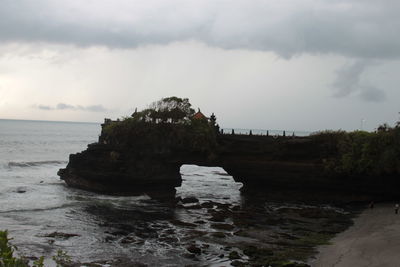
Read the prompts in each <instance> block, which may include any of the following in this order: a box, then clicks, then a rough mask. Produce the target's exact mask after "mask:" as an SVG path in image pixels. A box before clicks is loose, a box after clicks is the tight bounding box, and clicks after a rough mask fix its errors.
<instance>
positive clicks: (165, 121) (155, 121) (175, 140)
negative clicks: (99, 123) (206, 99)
mask: <svg viewBox="0 0 400 267" xmlns="http://www.w3.org/2000/svg"><path fill="white" fill-rule="evenodd" d="M194 114H195V112H194V109H192V107H191V104H190V103H189V100H188V99H187V98H184V99H182V98H178V97H168V98H163V99H161V100H159V101H156V102H153V103H152V104H150V106H149V107H148V108H146V109H144V110H142V111H139V112H137V111H135V113H133V114H132V116H131V117H127V118H123V119H122V120H118V121H107V122H106V123H105V124H104V125H103V130H102V134H101V137H100V139H101V140H100V141H101V142H102V143H105V144H112V145H129V146H130V147H131V148H132V149H136V150H138V149H141V150H142V151H149V150H151V151H164V152H165V151H166V150H170V151H171V150H174V151H176V150H179V151H191V152H194V151H197V152H210V151H212V150H213V148H214V147H215V146H216V125H215V122H212V121H209V120H208V119H207V118H205V117H204V118H203V119H198V118H194V117H193V115H194Z"/></svg>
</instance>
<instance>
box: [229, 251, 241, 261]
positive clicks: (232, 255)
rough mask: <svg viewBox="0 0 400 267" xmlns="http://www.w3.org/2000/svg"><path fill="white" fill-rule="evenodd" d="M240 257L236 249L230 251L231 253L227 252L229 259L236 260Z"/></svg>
mask: <svg viewBox="0 0 400 267" xmlns="http://www.w3.org/2000/svg"><path fill="white" fill-rule="evenodd" d="M241 258H242V257H240V255H239V253H238V252H237V251H235V250H234V251H231V253H229V259H230V260H237V259H241Z"/></svg>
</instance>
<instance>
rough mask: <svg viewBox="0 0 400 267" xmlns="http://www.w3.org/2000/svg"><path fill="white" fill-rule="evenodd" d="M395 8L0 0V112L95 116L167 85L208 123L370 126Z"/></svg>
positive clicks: (394, 57)
mask: <svg viewBox="0 0 400 267" xmlns="http://www.w3.org/2000/svg"><path fill="white" fill-rule="evenodd" d="M399 10H400V1H399V0H379V1H377V0H335V1H332V0H296V1H293V0H279V1H278V0H273V1H272V0H264V1H258V0H252V1H249V0H243V1H234V0H229V1H217V0H199V1H191V0H182V1H178V0H172V1H167V0H158V1H157V0H146V1H144V0H142V1H132V0H108V1H106V0H86V1H82V0H65V1H63V0H59V1H54V0H35V1H32V0H1V3H0V118H4V119H40V120H68V121H94V122H100V121H102V120H103V118H104V117H109V118H113V119H115V118H118V117H122V116H126V115H129V114H131V112H132V111H133V110H134V108H135V107H138V108H139V109H142V108H145V107H146V106H147V105H148V104H150V103H151V102H152V101H155V100H158V99H160V98H162V97H167V96H173V95H175V96H179V97H188V98H189V99H190V101H191V103H192V104H193V105H194V107H195V108H197V107H200V108H201V110H202V111H203V112H204V113H205V114H206V115H209V114H211V112H215V114H216V115H217V119H218V121H219V123H220V125H221V126H222V127H235V128H253V129H255V128H257V129H287V130H306V131H315V130H323V129H345V130H354V129H359V128H360V127H361V124H363V125H362V126H363V128H364V129H367V130H373V129H374V128H376V127H377V126H378V125H379V124H381V123H384V122H388V123H389V124H393V123H394V122H395V121H397V120H398V119H399V114H398V112H399V111H400V106H399V99H400V91H399V90H398V88H397V85H398V84H400V75H399V74H398V73H399V70H400V16H399V15H398V11H399ZM362 120H363V123H361V121H362Z"/></svg>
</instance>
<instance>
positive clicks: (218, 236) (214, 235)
mask: <svg viewBox="0 0 400 267" xmlns="http://www.w3.org/2000/svg"><path fill="white" fill-rule="evenodd" d="M211 235H212V236H213V237H216V238H225V237H226V235H225V234H224V233H222V232H215V233H212V234H211Z"/></svg>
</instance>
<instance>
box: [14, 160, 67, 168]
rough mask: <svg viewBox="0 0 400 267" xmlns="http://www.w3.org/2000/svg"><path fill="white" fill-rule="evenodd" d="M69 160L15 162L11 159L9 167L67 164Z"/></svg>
mask: <svg viewBox="0 0 400 267" xmlns="http://www.w3.org/2000/svg"><path fill="white" fill-rule="evenodd" d="M66 163H68V162H67V161H64V160H44V161H21V162H15V161H10V162H9V163H8V167H10V168H11V167H20V168H27V167H28V168H29V167H37V166H42V165H59V164H66Z"/></svg>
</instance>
